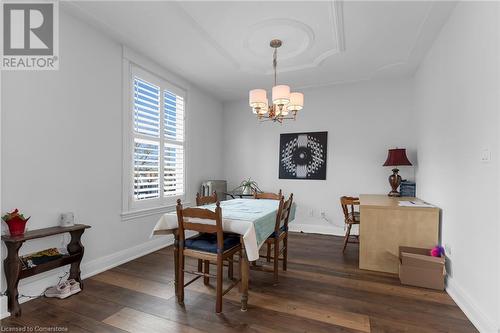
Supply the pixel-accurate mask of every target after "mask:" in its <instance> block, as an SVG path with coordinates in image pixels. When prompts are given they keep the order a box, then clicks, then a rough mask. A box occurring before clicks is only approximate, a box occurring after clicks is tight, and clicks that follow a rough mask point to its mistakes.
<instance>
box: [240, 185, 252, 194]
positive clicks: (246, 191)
mask: <svg viewBox="0 0 500 333" xmlns="http://www.w3.org/2000/svg"><path fill="white" fill-rule="evenodd" d="M242 194H252V188H251V187H250V186H243V191H242Z"/></svg>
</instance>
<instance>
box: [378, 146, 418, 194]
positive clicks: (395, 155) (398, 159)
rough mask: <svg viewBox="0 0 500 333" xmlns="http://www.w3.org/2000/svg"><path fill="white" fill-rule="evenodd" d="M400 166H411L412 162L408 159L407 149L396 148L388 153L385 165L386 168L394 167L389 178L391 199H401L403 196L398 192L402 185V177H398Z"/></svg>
mask: <svg viewBox="0 0 500 333" xmlns="http://www.w3.org/2000/svg"><path fill="white" fill-rule="evenodd" d="M399 165H411V162H410V161H409V160H408V157H406V149H404V148H395V149H389V152H388V153H387V160H386V161H385V163H384V166H394V167H395V168H394V169H392V175H390V176H389V184H391V188H392V190H391V192H389V196H390V197H399V196H401V194H400V193H399V192H398V187H399V185H400V184H401V176H400V175H398V172H399V169H398V166H399Z"/></svg>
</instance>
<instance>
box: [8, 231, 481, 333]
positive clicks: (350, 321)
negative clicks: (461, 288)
mask: <svg viewBox="0 0 500 333" xmlns="http://www.w3.org/2000/svg"><path fill="white" fill-rule="evenodd" d="M289 248H290V250H289V264H288V267H289V270H288V271H287V272H285V273H283V272H280V283H279V285H278V286H273V284H272V274H269V273H266V272H257V271H251V272H250V277H251V280H250V293H249V309H248V311H247V312H241V311H240V304H239V299H240V297H239V294H238V290H237V288H235V289H233V290H232V291H231V292H229V293H228V294H227V295H226V296H225V297H224V304H223V314H221V315H217V314H215V312H214V310H215V298H214V288H213V283H211V286H210V287H205V286H204V285H203V281H202V279H199V280H198V281H196V282H194V283H193V284H191V285H190V286H188V287H187V289H186V297H185V307H181V306H179V305H178V304H177V303H176V301H175V297H174V290H173V276H174V275H173V259H172V247H168V248H164V249H162V250H159V251H156V252H154V253H151V254H149V255H146V256H144V257H141V258H138V259H135V260H133V261H130V262H128V263H126V264H123V265H121V266H119V267H116V268H114V269H111V270H109V271H106V272H104V273H101V274H99V275H96V276H94V277H92V278H89V279H87V280H85V290H84V291H83V292H82V293H80V294H77V295H74V296H71V297H69V298H67V299H65V300H56V299H46V298H38V299H35V300H32V301H30V302H27V303H24V304H22V305H21V308H22V311H23V315H22V316H21V317H19V318H5V319H4V320H2V321H1V324H2V331H5V330H6V329H5V327H18V328H19V329H22V328H23V327H24V326H28V327H36V326H39V327H45V328H47V327H55V328H56V329H57V328H59V329H62V331H67V332H133V333H136V332H141V333H142V332H144V333H151V332H162V333H165V332H297V333H298V332H419V333H425V332H453V333H460V332H477V330H476V329H475V328H474V326H473V325H472V324H471V323H470V322H469V320H468V319H467V318H466V317H465V315H464V314H463V313H462V311H461V310H460V309H459V308H458V307H457V305H456V304H455V303H454V302H453V300H452V299H451V298H450V297H449V296H448V295H447V294H446V293H444V292H437V291H432V290H427V289H421V288H412V287H406V286H402V285H400V283H399V280H398V279H397V277H396V276H393V275H390V274H383V273H375V272H370V271H361V270H359V269H358V268H357V266H358V260H357V257H358V247H357V245H355V244H349V245H348V247H347V250H346V253H345V255H342V238H340V237H333V236H323V235H311V234H308V235H306V234H293V233H292V234H291V236H290V241H289ZM188 264H189V265H191V266H193V267H194V265H195V262H194V261H189V262H188ZM214 268H215V267H214ZM211 282H212V281H211ZM65 329H66V330H65ZM13 331H15V330H13ZM60 331H61V330H60Z"/></svg>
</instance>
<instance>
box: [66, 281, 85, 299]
mask: <svg viewBox="0 0 500 333" xmlns="http://www.w3.org/2000/svg"><path fill="white" fill-rule="evenodd" d="M66 283H67V284H69V287H70V293H71V295H74V294H77V293H79V292H80V291H82V288H80V282H78V281H76V280H75V279H69V280H68V281H66Z"/></svg>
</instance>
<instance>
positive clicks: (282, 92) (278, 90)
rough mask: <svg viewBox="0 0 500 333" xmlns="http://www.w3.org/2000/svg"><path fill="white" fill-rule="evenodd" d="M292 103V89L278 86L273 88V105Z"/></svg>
mask: <svg viewBox="0 0 500 333" xmlns="http://www.w3.org/2000/svg"><path fill="white" fill-rule="evenodd" d="M288 102H290V87H289V86H286V85H278V86H274V87H273V104H275V105H286V104H288Z"/></svg>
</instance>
